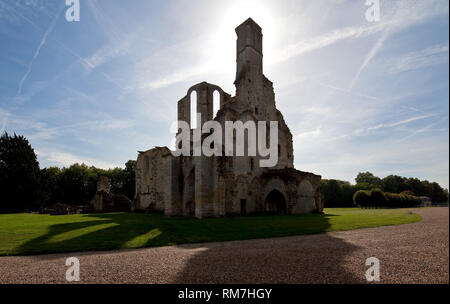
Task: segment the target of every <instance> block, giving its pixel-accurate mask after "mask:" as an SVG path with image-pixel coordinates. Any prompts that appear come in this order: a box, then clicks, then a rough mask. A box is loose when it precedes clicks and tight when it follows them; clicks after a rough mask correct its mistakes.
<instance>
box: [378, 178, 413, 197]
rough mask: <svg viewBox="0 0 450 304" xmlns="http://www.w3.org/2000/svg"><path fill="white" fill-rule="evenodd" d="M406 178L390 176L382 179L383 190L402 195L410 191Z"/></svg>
mask: <svg viewBox="0 0 450 304" xmlns="http://www.w3.org/2000/svg"><path fill="white" fill-rule="evenodd" d="M405 181H406V178H404V177H401V176H398V175H388V176H386V177H385V178H383V179H382V184H383V190H384V191H386V192H391V193H400V192H403V191H405V190H408V189H409V188H408V186H407V185H406V184H405Z"/></svg>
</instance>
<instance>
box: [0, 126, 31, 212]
mask: <svg viewBox="0 0 450 304" xmlns="http://www.w3.org/2000/svg"><path fill="white" fill-rule="evenodd" d="M38 188H39V163H38V161H37V158H36V153H34V150H33V148H32V147H31V145H30V143H29V142H28V140H27V139H26V138H25V137H23V136H17V135H16V134H14V136H9V135H8V133H6V132H5V133H4V134H3V135H2V136H1V137H0V193H1V195H2V199H1V203H0V212H23V211H25V210H31V209H37V208H38V205H39V202H38Z"/></svg>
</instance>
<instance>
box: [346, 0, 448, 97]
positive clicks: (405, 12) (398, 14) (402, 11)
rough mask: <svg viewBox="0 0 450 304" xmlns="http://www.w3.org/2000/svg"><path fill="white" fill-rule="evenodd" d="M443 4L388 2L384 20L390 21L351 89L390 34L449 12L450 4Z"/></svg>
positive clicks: (437, 2) (430, 2) (371, 50)
mask: <svg viewBox="0 0 450 304" xmlns="http://www.w3.org/2000/svg"><path fill="white" fill-rule="evenodd" d="M442 4H443V2H442V1H422V2H411V1H407V0H406V1H405V0H404V1H397V2H387V7H385V8H383V11H384V12H386V13H385V15H384V16H382V18H383V20H389V21H387V22H384V23H382V24H383V25H384V26H383V31H382V33H381V35H380V37H379V38H378V39H377V40H376V42H375V44H374V45H373V46H372V48H371V49H370V51H369V53H368V54H367V56H366V57H365V58H364V61H363V63H362V64H361V66H360V67H359V69H358V71H357V72H356V75H355V77H354V78H353V80H352V82H351V83H350V89H353V87H354V86H355V85H356V83H357V81H358V79H359V77H360V76H361V73H362V72H363V71H364V69H366V67H367V66H368V65H369V63H370V62H371V61H372V59H373V58H374V57H375V56H376V54H377V53H378V52H379V51H381V49H382V47H383V44H384V43H385V41H386V40H387V39H388V38H389V36H391V35H392V34H394V33H396V32H399V31H401V30H404V29H405V28H407V27H410V26H412V25H416V24H419V23H422V22H424V21H426V20H429V19H430V18H432V17H435V16H436V15H442V14H446V13H448V6H445V5H442Z"/></svg>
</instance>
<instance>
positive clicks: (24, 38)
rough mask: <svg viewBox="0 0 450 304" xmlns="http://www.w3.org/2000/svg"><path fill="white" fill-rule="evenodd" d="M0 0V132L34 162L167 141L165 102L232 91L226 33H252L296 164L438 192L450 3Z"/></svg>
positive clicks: (111, 153) (99, 157)
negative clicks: (259, 37) (257, 29)
mask: <svg viewBox="0 0 450 304" xmlns="http://www.w3.org/2000/svg"><path fill="white" fill-rule="evenodd" d="M370 7H371V5H366V1H365V0H314V1H313V0H279V1H274V0H271V1H269V0H247V1H246V0H244V1H243V0H227V1H214V0H207V1H199V0H190V1H181V0H180V1H174V0H169V1H150V0H133V1H129V0H80V21H78V22H68V21H67V20H66V17H65V16H66V10H67V9H69V8H70V7H69V6H66V5H65V1H64V0H0V133H3V132H4V131H7V132H9V133H17V134H20V135H24V136H25V137H26V138H27V139H28V140H29V141H30V143H31V145H32V147H33V148H34V149H35V151H36V154H37V156H38V160H39V163H40V165H41V167H48V166H60V167H62V166H69V165H71V164H73V163H76V162H78V163H85V164H88V165H95V166H97V167H101V168H112V167H116V166H118V167H124V164H125V162H126V161H127V160H129V159H136V158H137V153H138V152H137V151H145V150H148V149H150V148H152V147H154V146H168V145H170V143H171V142H172V139H173V137H174V135H173V133H171V132H170V131H171V130H170V125H171V124H172V122H173V121H175V120H176V105H177V101H178V100H180V99H181V98H182V97H184V96H185V95H186V92H187V90H188V89H189V87H191V86H192V85H194V84H196V83H199V82H202V81H208V82H209V83H213V84H216V85H219V86H220V87H221V88H222V89H224V90H225V91H226V92H228V93H230V94H231V95H234V94H235V87H234V85H233V82H234V78H235V69H236V62H235V60H236V58H235V56H236V50H235V48H236V34H235V32H234V29H235V27H237V26H238V25H239V24H240V23H242V22H243V21H244V20H246V19H247V18H248V17H251V18H252V19H254V20H255V21H256V22H257V23H258V24H259V25H260V26H261V27H262V30H263V35H264V37H263V53H264V74H265V75H266V77H267V78H269V79H270V80H271V81H272V82H273V83H274V89H275V98H276V105H277V107H278V109H279V110H280V111H281V112H282V113H283V115H284V118H285V120H286V123H287V124H288V126H289V127H290V129H291V132H292V134H293V141H294V162H295V167H296V168H297V169H299V170H302V171H309V172H313V173H316V174H319V175H321V176H322V178H334V179H341V180H347V181H350V182H352V183H354V178H355V177H356V175H357V174H358V172H365V171H370V172H372V173H374V174H375V175H376V176H380V177H384V176H387V175H390V174H396V175H400V176H405V177H418V178H420V179H427V180H429V181H437V182H438V183H440V184H441V185H442V186H444V187H446V188H448V185H449V180H448V176H449V87H448V83H449V38H448V37H449V2H448V0H422V1H419V0H398V1H391V0H381V1H380V16H379V17H380V18H379V20H378V21H376V20H375V21H373V20H372V21H370V20H368V19H367V18H366V11H367V10H368V9H370Z"/></svg>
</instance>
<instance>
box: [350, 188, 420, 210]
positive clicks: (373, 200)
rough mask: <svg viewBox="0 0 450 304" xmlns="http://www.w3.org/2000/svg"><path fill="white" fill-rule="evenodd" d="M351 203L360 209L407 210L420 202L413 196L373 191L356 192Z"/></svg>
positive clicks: (378, 190)
mask: <svg viewBox="0 0 450 304" xmlns="http://www.w3.org/2000/svg"><path fill="white" fill-rule="evenodd" d="M353 202H354V203H355V204H356V205H357V206H359V207H362V208H367V207H372V208H373V207H375V208H408V207H416V206H418V205H420V204H421V202H422V201H421V200H420V198H419V197H417V196H414V195H407V194H397V193H388V192H383V191H381V190H380V189H374V190H371V191H367V190H360V191H357V192H356V193H355V195H354V196H353Z"/></svg>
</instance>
